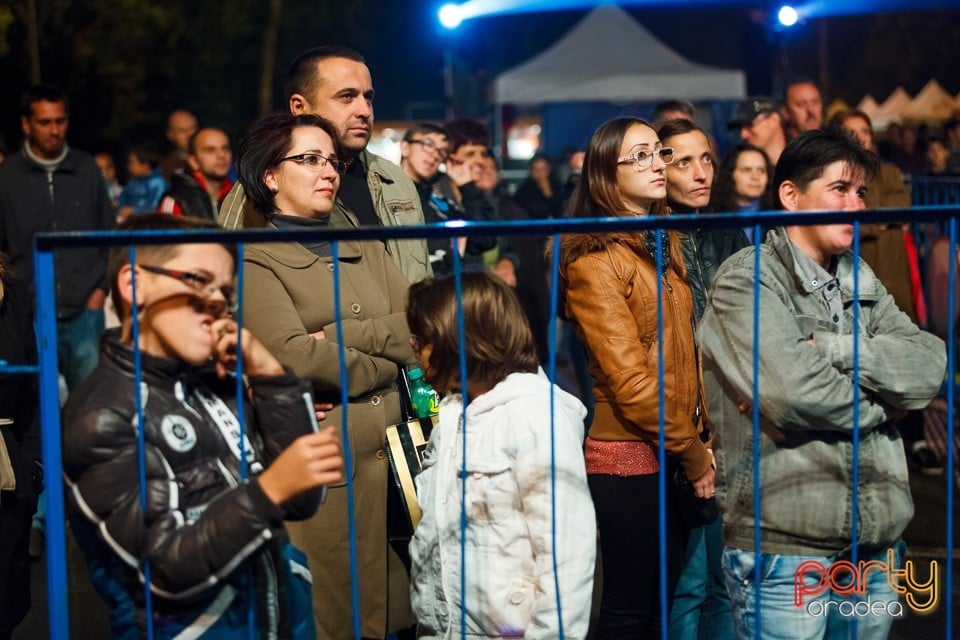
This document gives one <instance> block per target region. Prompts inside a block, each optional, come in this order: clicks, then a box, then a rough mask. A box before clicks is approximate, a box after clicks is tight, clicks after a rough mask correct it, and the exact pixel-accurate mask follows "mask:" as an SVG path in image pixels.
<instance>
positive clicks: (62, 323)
mask: <svg viewBox="0 0 960 640" xmlns="http://www.w3.org/2000/svg"><path fill="white" fill-rule="evenodd" d="M102 333H103V310H102V309H84V310H83V311H81V312H80V313H78V314H77V315H75V316H73V317H72V318H69V319H67V320H58V321H57V357H58V358H59V360H60V371H61V372H62V373H63V377H64V378H66V380H67V388H68V389H70V390H71V391H72V390H73V389H74V388H76V386H77V385H78V384H80V382H82V381H83V379H84V378H86V377H87V376H88V375H90V374H91V373H92V372H93V370H94V368H95V367H96V366H97V360H98V358H99V355H100V334H102Z"/></svg>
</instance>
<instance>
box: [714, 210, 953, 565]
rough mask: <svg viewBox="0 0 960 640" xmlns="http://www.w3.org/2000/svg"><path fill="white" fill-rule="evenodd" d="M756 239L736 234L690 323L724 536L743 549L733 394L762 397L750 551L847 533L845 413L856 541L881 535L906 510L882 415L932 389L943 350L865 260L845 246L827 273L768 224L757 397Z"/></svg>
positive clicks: (748, 486) (739, 426)
mask: <svg viewBox="0 0 960 640" xmlns="http://www.w3.org/2000/svg"><path fill="white" fill-rule="evenodd" d="M754 253H755V249H754V247H747V248H746V249H744V250H742V251H740V252H738V253H736V254H735V255H734V256H732V257H731V258H730V259H729V260H727V261H726V262H725V263H724V264H723V266H722V267H721V268H720V270H719V271H718V273H717V277H716V280H715V281H714V289H713V293H712V296H711V299H710V302H709V304H708V306H707V311H706V313H705V314H704V317H703V321H702V323H701V325H700V345H701V348H702V349H703V368H704V384H705V387H706V394H707V409H708V411H707V414H708V415H709V416H710V418H711V423H712V426H713V428H714V432H715V436H714V441H713V444H714V449H715V452H716V459H717V499H718V502H719V505H720V509H721V512H722V514H723V520H724V538H725V542H726V544H727V545H729V546H733V547H738V548H742V549H753V527H754V510H753V499H754V478H753V474H754V464H755V462H754V456H753V425H752V413H753V412H752V410H747V411H741V407H744V406H745V405H743V404H741V403H743V402H745V403H753V402H759V410H760V458H759V460H760V483H759V487H760V497H761V507H760V517H761V522H760V537H761V551H763V552H764V553H776V554H786V555H824V551H827V552H831V553H832V552H839V551H842V550H845V549H847V548H849V547H850V546H851V544H852V535H853V531H852V514H853V495H852V493H853V490H852V484H853V482H852V470H853V455H854V451H853V448H854V447H853V425H854V421H855V420H858V424H859V429H860V443H859V460H860V466H859V469H860V476H859V504H858V509H857V515H858V524H857V543H858V544H859V545H860V546H862V547H864V548H877V549H880V548H883V547H885V546H888V545H891V544H893V543H894V542H896V541H897V540H898V538H899V537H900V535H901V533H902V532H903V530H904V528H905V527H906V525H907V523H908V522H909V520H910V518H911V517H912V515H913V501H912V499H911V497H910V486H909V482H908V479H907V467H906V460H905V457H904V452H903V444H902V443H901V441H900V436H899V433H898V432H897V430H896V428H895V427H894V426H893V425H892V423H891V418H892V417H894V416H895V415H896V414H897V413H898V412H900V411H902V410H915V409H922V408H923V407H925V406H926V405H927V404H928V403H929V402H930V400H931V399H932V398H933V397H934V396H935V395H936V393H937V390H938V389H939V387H940V384H941V382H942V381H943V375H944V369H945V363H946V350H945V348H944V344H943V341H942V340H940V339H939V338H937V337H935V336H933V335H932V334H930V333H926V332H924V331H921V330H920V329H918V328H917V326H916V325H914V324H913V323H912V322H911V321H910V319H909V318H908V317H907V315H906V314H904V313H903V312H901V311H900V310H899V309H898V308H897V307H896V305H895V304H894V301H893V298H892V297H891V296H890V295H889V294H888V293H887V292H886V290H885V289H884V288H883V285H882V284H880V281H879V280H878V279H877V278H876V276H874V274H873V272H872V271H871V270H870V268H869V267H868V266H867V265H866V263H865V262H863V261H862V260H860V261H859V262H858V263H855V262H854V260H853V255H852V254H851V253H850V252H847V253H845V254H843V255H841V256H839V258H838V259H837V262H836V276H835V277H834V276H831V275H830V274H828V273H827V272H826V271H825V270H823V269H822V268H820V267H818V266H816V265H815V264H814V263H813V262H812V261H811V260H809V259H808V258H807V257H806V256H805V255H803V254H802V253H801V252H800V251H799V249H797V248H796V246H795V245H794V244H793V243H792V242H791V241H790V240H789V238H788V237H787V235H786V232H785V230H784V229H775V230H772V231H771V232H770V233H769V234H768V235H767V239H766V242H765V243H764V244H763V245H762V246H761V248H760V287H759V296H760V329H759V339H758V343H759V349H760V358H759V371H760V376H759V377H760V385H759V390H760V395H759V398H756V399H754V398H753V393H752V388H753V314H754V311H753V309H754V302H753V296H754V292H753V288H754ZM855 264H857V265H858V269H859V271H858V273H859V283H858V286H859V300H858V304H856V305H855V304H854V296H853V286H854V282H853V280H854V273H853V268H854V265H855ZM837 296H839V299H837ZM855 308H856V309H858V310H859V318H858V321H859V326H858V328H859V335H860V339H859V341H858V350H859V351H858V358H859V376H860V378H859V381H860V385H859V386H860V393H859V397H858V398H857V405H856V406H854V384H853V374H854V354H853V348H854V341H853V338H852V334H853V324H854V315H853V312H854V309H855ZM857 411H858V412H859V413H857Z"/></svg>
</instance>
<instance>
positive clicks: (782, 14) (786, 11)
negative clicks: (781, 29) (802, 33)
mask: <svg viewBox="0 0 960 640" xmlns="http://www.w3.org/2000/svg"><path fill="white" fill-rule="evenodd" d="M798 18H799V16H797V10H796V9H794V8H793V7H791V6H790V5H788V4H785V5H783V6H782V7H780V11H778V12H777V20H779V21H780V24H782V25H783V26H785V27H792V26H793V25H795V24H797V19H798Z"/></svg>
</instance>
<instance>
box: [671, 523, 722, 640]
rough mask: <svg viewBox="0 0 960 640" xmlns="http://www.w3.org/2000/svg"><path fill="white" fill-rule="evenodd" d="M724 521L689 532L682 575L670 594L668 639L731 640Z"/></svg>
mask: <svg viewBox="0 0 960 640" xmlns="http://www.w3.org/2000/svg"><path fill="white" fill-rule="evenodd" d="M722 553H723V520H722V519H720V518H717V519H716V520H715V521H714V522H712V523H711V524H708V525H706V526H703V527H697V528H695V529H691V531H690V541H689V542H688V543H687V557H686V558H685V560H684V565H683V573H682V574H680V580H679V581H678V582H677V589H676V591H674V593H673V608H672V609H671V610H670V637H671V638H676V639H677V640H734V635H733V618H731V616H730V597H729V596H728V595H727V589H726V586H725V585H724V580H723V568H722V567H721V563H720V556H721V555H722Z"/></svg>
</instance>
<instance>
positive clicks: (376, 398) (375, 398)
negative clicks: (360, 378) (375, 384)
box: [370, 396, 380, 407]
mask: <svg viewBox="0 0 960 640" xmlns="http://www.w3.org/2000/svg"><path fill="white" fill-rule="evenodd" d="M370 404H372V405H373V406H375V407H379V406H380V396H373V397H372V398H370Z"/></svg>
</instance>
